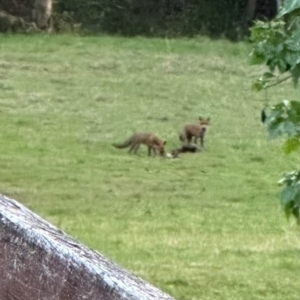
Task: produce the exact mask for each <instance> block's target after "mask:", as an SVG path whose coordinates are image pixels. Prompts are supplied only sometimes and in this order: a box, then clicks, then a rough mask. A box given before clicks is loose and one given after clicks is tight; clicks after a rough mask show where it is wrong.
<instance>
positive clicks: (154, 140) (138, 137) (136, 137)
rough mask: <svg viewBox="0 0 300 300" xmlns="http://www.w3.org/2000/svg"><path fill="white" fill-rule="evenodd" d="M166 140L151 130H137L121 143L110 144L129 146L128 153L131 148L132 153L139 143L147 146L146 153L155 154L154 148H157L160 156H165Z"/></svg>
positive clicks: (135, 150)
mask: <svg viewBox="0 0 300 300" xmlns="http://www.w3.org/2000/svg"><path fill="white" fill-rule="evenodd" d="M166 143H167V142H166V141H162V140H161V139H160V138H159V137H157V136H156V135H155V134H153V133H151V132H138V133H134V134H133V135H132V136H130V137H129V138H128V139H127V140H126V141H125V142H124V143H121V144H112V145H113V146H114V147H116V148H120V149H122V148H127V147H130V148H129V153H131V151H132V150H133V151H134V153H137V151H138V149H139V147H140V145H141V144H143V145H146V146H148V155H149V156H151V152H153V155H154V156H155V155H156V150H158V152H159V154H160V155H161V156H165V145H166Z"/></svg>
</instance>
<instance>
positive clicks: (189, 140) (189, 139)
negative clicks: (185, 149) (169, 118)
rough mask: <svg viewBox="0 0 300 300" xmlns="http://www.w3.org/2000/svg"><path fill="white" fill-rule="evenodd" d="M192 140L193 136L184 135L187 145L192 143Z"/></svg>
mask: <svg viewBox="0 0 300 300" xmlns="http://www.w3.org/2000/svg"><path fill="white" fill-rule="evenodd" d="M192 138H193V136H192V135H191V134H190V133H189V134H186V140H187V142H188V143H190V142H191V141H192Z"/></svg>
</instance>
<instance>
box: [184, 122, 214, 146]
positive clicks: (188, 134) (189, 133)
mask: <svg viewBox="0 0 300 300" xmlns="http://www.w3.org/2000/svg"><path fill="white" fill-rule="evenodd" d="M199 121H200V124H187V125H185V126H184V127H183V130H182V132H181V133H180V135H179V139H180V140H181V141H182V142H184V141H185V140H187V142H188V143H190V142H191V141H192V138H193V137H194V143H195V144H197V140H198V138H200V143H201V148H203V147H204V136H205V132H206V130H207V128H208V126H209V124H210V118H206V119H205V118H202V117H199Z"/></svg>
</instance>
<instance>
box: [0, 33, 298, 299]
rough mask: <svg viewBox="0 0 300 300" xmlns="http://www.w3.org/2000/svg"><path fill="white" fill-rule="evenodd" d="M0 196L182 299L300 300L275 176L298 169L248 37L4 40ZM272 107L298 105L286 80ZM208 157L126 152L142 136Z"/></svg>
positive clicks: (294, 250)
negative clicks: (200, 140) (276, 128)
mask: <svg viewBox="0 0 300 300" xmlns="http://www.w3.org/2000/svg"><path fill="white" fill-rule="evenodd" d="M0 50H1V51H0V91H1V93H0V124H1V128H2V130H1V131H0V140H1V143H0V151H1V156H0V178H1V181H0V182H1V185H0V192H1V193H2V194H5V195H8V196H11V197H13V198H15V199H16V200H18V201H20V202H22V203H24V204H25V205H26V206H28V207H29V208H30V209H32V210H33V211H35V212H37V213H38V214H40V215H41V216H43V217H44V218H45V219H47V220H48V221H50V222H51V223H53V224H55V225H57V226H58V227H60V228H61V229H62V230H64V231H66V232H67V233H68V234H70V235H72V236H74V237H75V238H77V239H79V240H80V241H82V242H83V243H85V244H87V245H88V246H89V247H91V248H93V249H97V250H99V251H100V252H102V253H104V254H105V255H106V256H107V257H109V258H111V259H113V260H114V261H116V262H117V263H119V264H120V265H122V266H124V267H126V268H127V269H130V270H131V271H132V272H134V273H135V274H137V275H140V276H141V277H143V278H144V279H146V280H148V281H150V282H151V283H153V284H154V285H156V286H158V287H160V288H161V289H162V290H164V291H166V292H168V293H170V294H171V295H172V296H174V297H175V298H176V299H181V300H182V299H193V300H194V299H274V300H275V299H276V300H277V299H298V298H299V284H300V282H299V267H300V264H299V249H300V243H299V234H298V228H297V227H296V225H295V224H294V223H293V222H287V221H286V219H285V217H284V214H283V212H282V210H281V208H280V206H279V199H278V193H279V192H280V188H278V186H277V185H276V181H277V179H278V178H279V177H280V176H281V175H282V174H283V172H285V171H286V170H290V169H293V167H294V166H295V165H296V164H298V163H299V158H298V157H297V155H295V154H293V155H291V156H285V155H284V154H283V153H282V151H281V141H280V140H276V141H270V140H269V139H268V137H267V134H266V132H265V129H264V127H263V125H262V124H261V122H260V109H261V108H262V107H263V105H264V103H265V94H263V93H255V92H253V91H252V90H251V82H252V81H253V79H254V78H255V76H256V74H258V73H259V71H258V69H257V68H254V67H250V66H249V65H248V54H249V52H250V46H249V45H248V44H246V43H229V42H227V41H210V40H208V39H204V38H199V39H193V40H187V39H185V40H184V39H177V40H167V39H144V38H135V39H126V38H118V37H114V38H111V37H73V36H5V35H3V36H0ZM268 98H269V99H270V103H276V102H278V101H281V100H282V99H284V98H291V99H293V98H296V91H294V90H292V89H291V88H290V86H289V85H282V86H278V87H276V88H274V89H273V90H270V91H268ZM199 115H202V116H204V117H206V116H210V117H211V119H212V124H211V128H210V129H209V131H208V133H207V137H206V141H205V147H206V149H205V151H204V152H203V153H199V154H190V155H188V154H187V155H182V157H181V158H180V159H177V160H164V159H162V158H159V157H156V158H149V157H147V152H146V149H145V148H142V147H141V149H140V151H139V155H136V156H135V155H129V154H128V153H127V151H126V150H119V149H115V148H113V147H112V146H111V143H112V142H122V141H123V140H125V139H126V138H127V137H128V136H129V135H130V134H132V133H133V132H134V131H140V130H147V131H153V132H155V133H156V134H158V135H159V136H161V137H162V138H163V139H166V140H167V141H168V143H167V149H168V150H171V149H172V148H173V147H176V146H178V145H179V140H178V132H179V130H180V129H181V128H182V126H183V125H184V124H185V123H188V122H197V118H198V116H199Z"/></svg>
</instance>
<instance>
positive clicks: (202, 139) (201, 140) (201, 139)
mask: <svg viewBox="0 0 300 300" xmlns="http://www.w3.org/2000/svg"><path fill="white" fill-rule="evenodd" d="M200 143H201V148H204V136H200Z"/></svg>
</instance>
